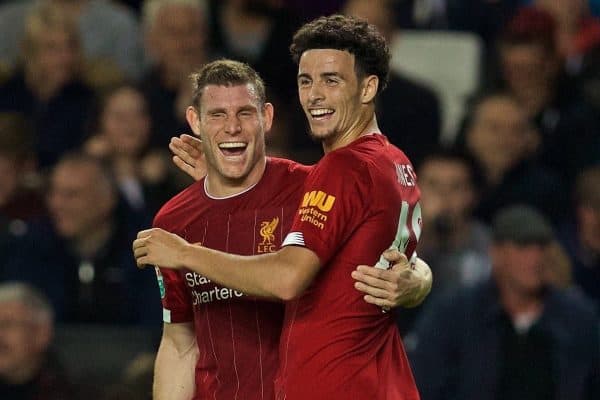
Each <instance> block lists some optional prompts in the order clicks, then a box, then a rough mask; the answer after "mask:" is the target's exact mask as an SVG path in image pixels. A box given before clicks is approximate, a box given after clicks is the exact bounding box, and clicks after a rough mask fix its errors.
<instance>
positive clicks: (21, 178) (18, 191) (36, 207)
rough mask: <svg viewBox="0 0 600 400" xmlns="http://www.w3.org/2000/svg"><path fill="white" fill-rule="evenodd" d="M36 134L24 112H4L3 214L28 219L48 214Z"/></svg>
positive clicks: (0, 130)
mask: <svg viewBox="0 0 600 400" xmlns="http://www.w3.org/2000/svg"><path fill="white" fill-rule="evenodd" d="M33 149H34V143H33V133H32V132H31V127H30V126H29V124H28V122H27V119H26V117H25V116H24V115H22V114H19V113H12V112H6V113H0V215H2V216H4V217H6V218H8V219H9V220H14V219H20V220H28V219H30V218H33V217H39V216H42V215H43V214H44V213H45V207H44V200H43V197H42V194H41V192H40V188H39V187H36V186H34V184H32V183H30V182H28V180H29V181H32V180H34V179H32V177H33V176H34V175H35V157H34V154H33V153H34V151H33Z"/></svg>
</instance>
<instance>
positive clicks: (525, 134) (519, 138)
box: [466, 96, 537, 172]
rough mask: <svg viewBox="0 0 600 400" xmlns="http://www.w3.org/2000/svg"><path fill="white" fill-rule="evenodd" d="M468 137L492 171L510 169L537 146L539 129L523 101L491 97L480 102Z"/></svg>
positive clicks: (471, 146) (472, 146)
mask: <svg viewBox="0 0 600 400" xmlns="http://www.w3.org/2000/svg"><path fill="white" fill-rule="evenodd" d="M466 139H467V147H468V148H469V150H470V151H471V152H472V153H473V155H474V156H475V157H476V158H477V159H478V161H479V162H481V163H482V165H483V167H484V168H485V169H486V171H488V172H489V171H500V172H504V171H506V170H507V169H509V168H511V167H513V166H515V165H516V164H517V163H518V162H519V161H521V160H523V159H524V158H526V157H527V156H528V155H529V154H530V153H532V152H533V150H534V148H535V147H536V146H537V132H535V131H534V130H533V128H532V127H531V126H530V125H529V123H528V121H527V117H526V116H525V114H524V112H523V111H522V109H521V108H520V107H519V104H518V103H517V102H516V101H515V100H513V99H511V98H510V97H507V96H495V97H490V98H488V99H486V100H484V101H483V102H482V103H480V104H479V105H478V107H477V109H476V110H475V113H474V116H473V121H472V123H471V126H470V128H469V130H468V132H467V138H466Z"/></svg>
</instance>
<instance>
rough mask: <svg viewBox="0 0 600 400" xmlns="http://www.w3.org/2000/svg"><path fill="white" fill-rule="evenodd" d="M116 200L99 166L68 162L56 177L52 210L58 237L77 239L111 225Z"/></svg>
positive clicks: (51, 201) (51, 196)
mask: <svg viewBox="0 0 600 400" xmlns="http://www.w3.org/2000/svg"><path fill="white" fill-rule="evenodd" d="M115 197H116V194H115V192H114V190H113V188H112V187H111V185H110V183H109V182H107V179H106V178H105V177H104V176H103V175H102V172H101V171H100V170H99V167H98V166H97V165H94V164H92V163H88V162H74V161H66V162H62V163H59V164H58V165H57V166H56V168H55V169H54V171H53V173H52V177H51V183H50V191H49V198H48V207H49V209H50V214H51V217H52V220H53V222H54V225H55V228H56V230H57V231H58V233H59V234H60V235H61V236H63V237H65V238H68V239H73V238H78V237H85V235H87V234H89V233H90V232H93V231H94V229H97V228H98V226H104V225H105V224H106V223H107V222H108V221H110V216H111V214H112V211H113V209H114V207H115V203H116V199H115Z"/></svg>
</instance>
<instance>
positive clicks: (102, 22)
mask: <svg viewBox="0 0 600 400" xmlns="http://www.w3.org/2000/svg"><path fill="white" fill-rule="evenodd" d="M43 3H51V4H53V5H55V6H59V7H62V8H63V9H64V11H65V12H67V13H68V14H70V15H71V17H72V18H74V20H75V23H76V26H77V29H78V32H79V35H80V38H81V48H82V53H83V56H84V58H85V59H86V60H87V61H90V62H91V63H92V64H94V65H95V66H98V67H104V69H107V70H112V69H117V70H118V71H119V73H120V74H123V75H125V76H126V77H128V78H129V79H139V78H140V76H141V74H142V72H143V63H142V60H143V53H142V46H141V43H140V31H139V26H138V22H137V19H136V17H135V14H134V13H133V12H131V11H129V10H127V8H126V7H123V6H119V5H117V4H115V3H114V2H112V1H105V0H22V1H14V2H12V3H9V4H6V5H2V6H0V61H2V62H4V63H7V64H8V65H14V64H16V62H17V60H18V59H19V43H21V40H22V38H23V36H24V35H25V33H24V31H26V27H25V26H24V25H25V20H26V15H27V14H29V13H30V12H31V10H32V9H33V8H34V7H36V6H37V5H39V4H43Z"/></svg>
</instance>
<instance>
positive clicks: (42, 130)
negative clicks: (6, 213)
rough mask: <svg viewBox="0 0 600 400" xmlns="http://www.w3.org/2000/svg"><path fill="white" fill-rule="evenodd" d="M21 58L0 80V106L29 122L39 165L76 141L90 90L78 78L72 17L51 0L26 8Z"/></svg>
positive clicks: (77, 49) (80, 136)
mask: <svg viewBox="0 0 600 400" xmlns="http://www.w3.org/2000/svg"><path fill="white" fill-rule="evenodd" d="M22 55H23V64H22V65H21V66H20V67H19V68H18V69H17V70H16V71H15V73H14V74H13V76H12V77H11V78H10V79H9V80H8V81H6V82H5V83H4V84H3V85H2V86H0V111H15V112H21V113H23V114H25V115H26V116H27V118H28V119H30V122H31V123H32V125H33V128H34V134H35V144H36V149H35V150H36V156H37V159H38V162H39V165H40V166H41V167H49V166H51V165H53V164H54V163H55V162H56V160H57V159H58V158H59V157H60V155H61V154H62V153H64V152H65V151H67V150H69V149H73V148H75V147H77V146H79V145H80V144H81V142H82V140H83V135H84V125H85V120H86V118H87V113H88V109H89V106H90V104H91V98H92V96H93V92H92V90H91V89H90V88H88V87H87V86H86V85H85V84H83V83H82V81H81V79H80V76H81V75H80V47H79V36H78V31H77V28H76V26H75V24H74V21H73V19H72V18H71V17H70V16H69V15H68V14H66V13H65V12H64V10H63V9H62V8H61V7H58V6H56V5H55V4H53V3H40V4H39V6H37V7H34V8H32V9H31V13H30V14H28V16H27V19H26V26H25V36H24V41H23V54H22Z"/></svg>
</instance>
